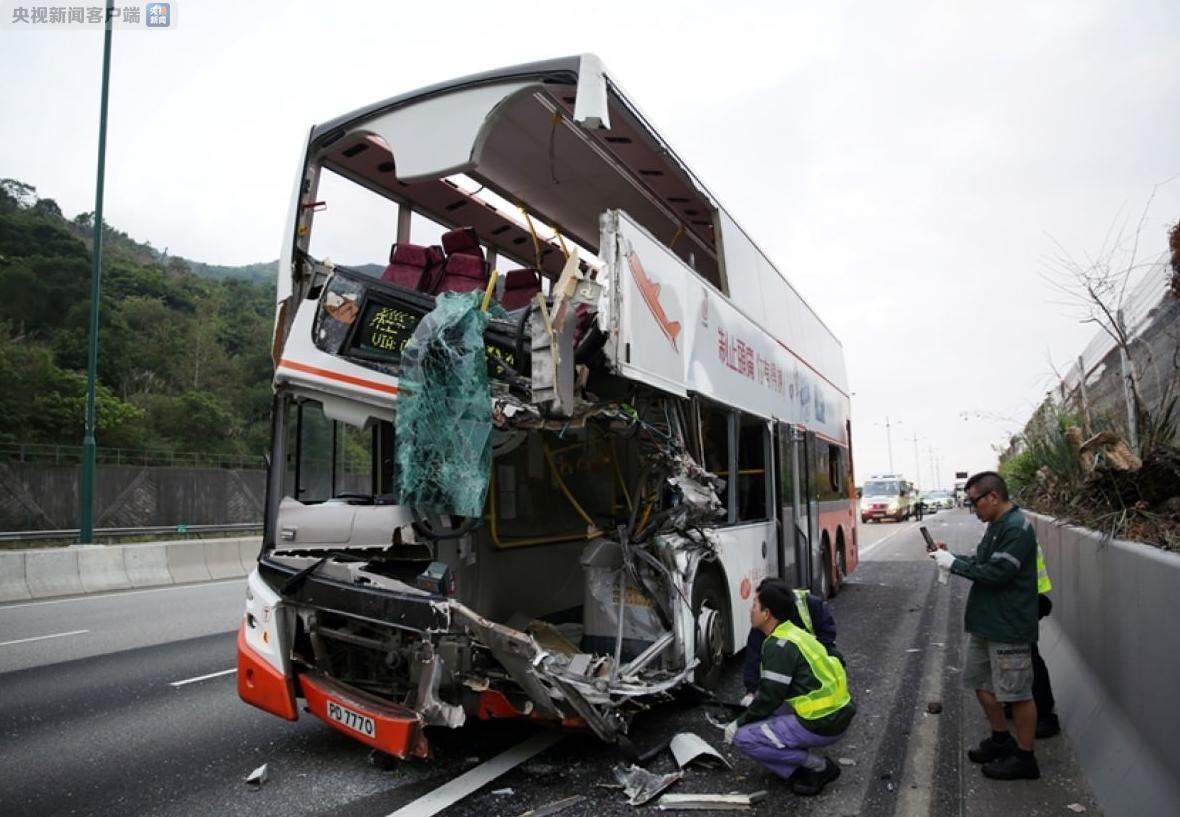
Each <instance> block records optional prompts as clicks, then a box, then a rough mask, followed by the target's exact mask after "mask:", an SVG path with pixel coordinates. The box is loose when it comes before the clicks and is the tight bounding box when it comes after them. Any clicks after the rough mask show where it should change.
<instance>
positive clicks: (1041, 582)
mask: <svg viewBox="0 0 1180 817" xmlns="http://www.w3.org/2000/svg"><path fill="white" fill-rule="evenodd" d="M1052 589H1053V582H1051V581H1049V569H1048V568H1047V567H1045V553H1044V551H1042V550H1041V543H1040V542H1037V592H1038V593H1048V592H1049V591H1050V590H1052Z"/></svg>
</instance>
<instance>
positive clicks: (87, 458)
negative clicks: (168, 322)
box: [78, 0, 115, 545]
mask: <svg viewBox="0 0 1180 817" xmlns="http://www.w3.org/2000/svg"><path fill="white" fill-rule="evenodd" d="M114 8H115V7H114V4H113V3H112V2H109V0H108V2H107V4H106V26H105V29H104V31H103V40H102V97H101V100H102V101H101V103H100V105H99V114H98V180H97V183H96V184H95V191H94V249H93V251H92V252H91V256H90V257H91V265H90V333H89V340H88V344H89V348H88V350H87V356H86V423H85V429H84V431H83V434H82V484H81V486H80V488H81V490H80V491H79V493H80V495H81V496H80V499H81V503H82V507H81V513H80V514H79V516H80V519H79V525H78V528H79V531H78V534H79V535H78V540H79V541H80V542H81V543H82V544H84V545H88V544H90V543H91V542H93V541H94V459H95V439H94V428H95V412H94V390H95V383H96V381H97V379H98V292H99V282H100V281H101V280H102V193H103V182H104V176H105V173H106V161H107V96H108V90H109V87H110V77H111V25H112V22H113V19H112V18H113V17H114Z"/></svg>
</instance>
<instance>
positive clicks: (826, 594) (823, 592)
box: [819, 533, 836, 599]
mask: <svg viewBox="0 0 1180 817" xmlns="http://www.w3.org/2000/svg"><path fill="white" fill-rule="evenodd" d="M830 542H831V540H830V539H828V535H827V534H826V533H825V534H824V538H823V539H821V540H820V552H821V553H822V557H821V564H822V567H821V568H820V571H819V597H820V598H821V599H830V598H831V597H832V596H834V595H836V591H835V590H834V589H833V587H832V547H831V544H830Z"/></svg>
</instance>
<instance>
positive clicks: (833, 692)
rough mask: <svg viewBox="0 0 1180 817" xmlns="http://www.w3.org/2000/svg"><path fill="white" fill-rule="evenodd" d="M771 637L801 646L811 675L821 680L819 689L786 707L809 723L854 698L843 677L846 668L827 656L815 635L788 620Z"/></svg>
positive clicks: (837, 710) (798, 698) (797, 698)
mask: <svg viewBox="0 0 1180 817" xmlns="http://www.w3.org/2000/svg"><path fill="white" fill-rule="evenodd" d="M770 637H771V638H779V639H786V640H787V641H790V642H791V643H792V644H794V645H795V646H796V647H798V648H799V652H800V653H801V654H802V655H803V658H804V660H805V661H807V666H809V667H811V674H812V675H814V676H815V679H816V680H817V681H819V684H820V686H819V689H814V690H812V691H811V692H808V693H806V694H805V695H796V696H795V697H794V698H788V699H787V705H788V706H790V707H791V709H794V710H795V714H796V715H798V716H799V717H801V718H806V719H807V720H818V719H819V718H823V717H827V716H828V715H831V714H832V713H833V712H839V711H840V710H841V709H843V708H844V706H845V705H847V704H848V701H849V700H851V697H850V696H849V694H848V679H847V677H845V675H844V667H843V665H842V664H841V663H840V662H839V661H837V660H836V659H835V658H833V657H832V656H830V655H828V652H827V650H825V649H824V648H823V645H822V644H820V643H819V642H818V641H816V640H815V636H813V635H811V634H810V633H806V632H804V631H803V630H801V629H799V628H798V627H796V626H795V625H794V624H792V623H791V622H789V621H784V622H782V623H781V624H779V625H778V626H777V627H775V628H774V632H772V633H771V634H770Z"/></svg>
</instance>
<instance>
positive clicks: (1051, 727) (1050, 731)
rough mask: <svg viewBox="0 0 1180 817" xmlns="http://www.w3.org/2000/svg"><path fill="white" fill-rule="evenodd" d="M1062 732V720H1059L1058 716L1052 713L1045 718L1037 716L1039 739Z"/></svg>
mask: <svg viewBox="0 0 1180 817" xmlns="http://www.w3.org/2000/svg"><path fill="white" fill-rule="evenodd" d="M1060 734H1061V721H1059V720H1057V716H1056V715H1054V714H1052V713H1050V714H1048V715H1046V716H1044V717H1043V718H1037V733H1036V737H1037V740H1041V739H1042V738H1051V737H1054V736H1055V735H1060Z"/></svg>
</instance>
